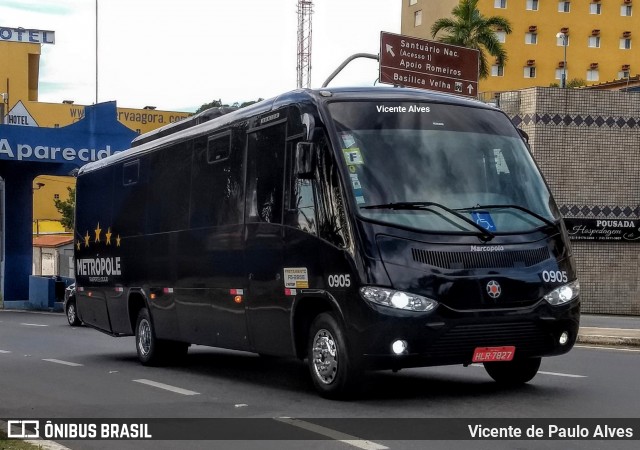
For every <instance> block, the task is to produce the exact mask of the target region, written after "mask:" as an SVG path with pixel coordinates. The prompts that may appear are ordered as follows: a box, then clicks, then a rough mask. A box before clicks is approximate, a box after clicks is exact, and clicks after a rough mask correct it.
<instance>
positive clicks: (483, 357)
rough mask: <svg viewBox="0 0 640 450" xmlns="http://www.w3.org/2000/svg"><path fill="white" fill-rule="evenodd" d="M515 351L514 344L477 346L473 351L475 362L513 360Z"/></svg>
mask: <svg viewBox="0 0 640 450" xmlns="http://www.w3.org/2000/svg"><path fill="white" fill-rule="evenodd" d="M515 352H516V348H515V347H514V346H507V347H477V348H476V349H475V350H474V351H473V362H490V361H511V360H512V359H513V355H514V354H515Z"/></svg>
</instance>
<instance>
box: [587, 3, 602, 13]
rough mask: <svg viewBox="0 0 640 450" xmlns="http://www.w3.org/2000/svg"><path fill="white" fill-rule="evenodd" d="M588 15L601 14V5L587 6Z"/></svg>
mask: <svg viewBox="0 0 640 450" xmlns="http://www.w3.org/2000/svg"><path fill="white" fill-rule="evenodd" d="M589 14H602V4H601V3H591V4H590V5H589Z"/></svg>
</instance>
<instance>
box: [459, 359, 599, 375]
mask: <svg viewBox="0 0 640 450" xmlns="http://www.w3.org/2000/svg"><path fill="white" fill-rule="evenodd" d="M471 365H472V366H473V367H482V368H484V366H483V365H482V364H478V363H474V364H471ZM538 373H541V374H542V375H552V376H555V377H568V378H588V377H587V376H586V375H574V374H571V373H560V372H544V371H542V370H539V371H538Z"/></svg>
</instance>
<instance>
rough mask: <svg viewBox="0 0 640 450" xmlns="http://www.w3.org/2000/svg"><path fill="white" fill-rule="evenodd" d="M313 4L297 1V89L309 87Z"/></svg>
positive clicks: (307, 1) (307, 0)
mask: <svg viewBox="0 0 640 450" xmlns="http://www.w3.org/2000/svg"><path fill="white" fill-rule="evenodd" d="M312 14H313V2H312V1H310V0H298V64H297V66H296V71H297V74H298V88H308V87H311V15H312Z"/></svg>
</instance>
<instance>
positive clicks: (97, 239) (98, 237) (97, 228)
mask: <svg viewBox="0 0 640 450" xmlns="http://www.w3.org/2000/svg"><path fill="white" fill-rule="evenodd" d="M94 231H95V232H96V242H100V233H102V230H101V229H100V222H98V226H97V227H96V229H95V230H94Z"/></svg>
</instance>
